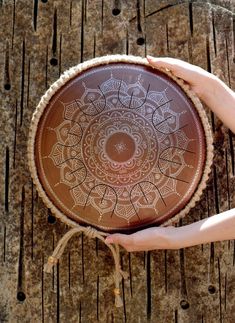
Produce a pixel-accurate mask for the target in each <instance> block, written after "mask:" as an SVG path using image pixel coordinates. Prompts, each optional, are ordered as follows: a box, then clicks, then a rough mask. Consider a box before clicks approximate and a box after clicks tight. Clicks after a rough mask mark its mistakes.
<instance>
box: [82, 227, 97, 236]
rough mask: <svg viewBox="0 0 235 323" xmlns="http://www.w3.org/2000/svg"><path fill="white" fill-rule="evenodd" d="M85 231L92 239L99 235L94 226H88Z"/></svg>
mask: <svg viewBox="0 0 235 323" xmlns="http://www.w3.org/2000/svg"><path fill="white" fill-rule="evenodd" d="M84 233H85V235H86V236H87V237H88V238H90V239H93V238H96V237H97V230H96V229H94V228H92V227H86V228H85V229H84Z"/></svg>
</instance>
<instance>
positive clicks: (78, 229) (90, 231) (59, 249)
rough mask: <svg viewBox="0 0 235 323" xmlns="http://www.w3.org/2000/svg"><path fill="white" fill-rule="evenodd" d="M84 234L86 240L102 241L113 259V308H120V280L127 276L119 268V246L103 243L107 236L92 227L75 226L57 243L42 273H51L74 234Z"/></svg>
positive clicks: (121, 303)
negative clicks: (96, 239) (95, 239)
mask: <svg viewBox="0 0 235 323" xmlns="http://www.w3.org/2000/svg"><path fill="white" fill-rule="evenodd" d="M82 232H83V233H84V234H85V235H86V236H87V237H88V238H90V239H94V238H98V239H100V240H101V241H103V242H104V243H105V244H106V246H107V247H108V248H109V249H110V250H111V252H112V255H113V259H114V264H115V271H114V274H113V278H114V284H115V288H114V295H115V306H116V307H121V306H122V305H123V302H122V299H121V296H120V287H119V285H120V282H121V281H122V278H124V279H127V278H128V274H127V273H126V272H125V271H123V270H122V269H121V267H120V252H119V246H118V245H117V244H114V245H111V244H108V243H106V242H105V238H104V237H106V236H107V235H108V234H107V233H104V232H101V231H98V230H96V229H94V228H92V227H83V226H81V225H79V224H77V225H76V226H75V227H74V228H72V229H71V230H69V231H68V232H67V233H66V234H65V235H64V236H63V237H62V238H61V239H60V240H59V242H58V244H57V246H56V248H55V249H54V251H53V254H52V255H51V256H50V257H49V258H48V261H47V263H46V264H45V266H44V272H46V273H51V272H52V268H53V266H54V265H56V264H57V263H58V261H59V259H60V257H61V256H62V254H63V252H64V249H65V247H66V245H67V243H68V241H69V240H70V239H71V238H72V236H73V235H74V234H77V233H82Z"/></svg>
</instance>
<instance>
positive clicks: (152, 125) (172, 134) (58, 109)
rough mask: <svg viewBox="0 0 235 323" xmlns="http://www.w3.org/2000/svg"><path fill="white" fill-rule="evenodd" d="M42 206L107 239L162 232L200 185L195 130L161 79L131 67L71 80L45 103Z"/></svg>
mask: <svg viewBox="0 0 235 323" xmlns="http://www.w3.org/2000/svg"><path fill="white" fill-rule="evenodd" d="M34 154H35V165H36V169H37V176H38V178H39V181H40V185H41V186H42V188H43V190H44V192H45V195H46V198H47V199H48V200H50V201H51V202H52V203H53V205H54V206H55V208H56V209H58V210H59V212H61V213H62V214H64V215H65V216H66V217H68V218H70V219H72V220H75V221H76V222H79V223H86V224H90V225H93V226H95V227H99V228H102V229H103V230H106V231H111V230H117V231H121V230H128V229H129V230H131V229H135V230H136V229H139V228H142V227H145V226H148V225H152V224H161V223H163V222H164V221H166V220H168V219H170V218H172V217H174V216H175V215H176V214H177V213H178V212H179V211H180V210H182V209H183V208H184V207H185V206H186V205H187V204H188V203H189V201H190V199H191V198H192V196H193V195H194V193H195V191H196V190H197V187H198V185H199V183H200V181H201V178H202V174H203V170H204V167H205V159H206V139H205V132H204V128H203V125H202V122H201V119H200V116H199V114H198V112H197V110H196V109H195V107H194V104H193V103H192V101H191V100H190V99H189V98H188V97H187V95H186V94H185V93H184V92H183V91H182V89H181V88H180V86H179V85H178V84H177V83H176V82H174V81H173V80H172V79H171V78H170V77H169V76H167V75H165V74H164V73H162V72H160V71H156V70H153V69H152V68H150V67H148V66H144V65H141V64H133V63H130V64H128V63H121V62H119V63H110V64H107V65H99V66H95V67H93V68H90V69H87V70H85V71H83V72H81V73H79V74H78V75H77V76H76V77H75V78H73V79H72V80H69V81H68V82H67V83H66V84H65V85H64V86H63V87H61V88H60V89H59V90H58V91H57V92H56V93H55V94H54V95H53V97H52V98H51V100H50V101H49V103H48V104H47V106H46V107H45V109H44V111H43V113H42V115H41V117H40V120H39V123H38V127H37V131H36V134H35V146H34Z"/></svg>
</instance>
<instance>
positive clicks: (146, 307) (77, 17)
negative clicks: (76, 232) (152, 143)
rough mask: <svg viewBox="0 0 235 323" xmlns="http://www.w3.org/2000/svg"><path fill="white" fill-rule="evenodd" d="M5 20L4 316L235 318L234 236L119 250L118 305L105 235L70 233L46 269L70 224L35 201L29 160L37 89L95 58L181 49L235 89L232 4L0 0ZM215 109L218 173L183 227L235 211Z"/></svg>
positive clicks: (0, 257)
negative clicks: (122, 273) (124, 274)
mask: <svg viewBox="0 0 235 323" xmlns="http://www.w3.org/2000/svg"><path fill="white" fill-rule="evenodd" d="M0 22H1V24H0V36H1V38H0V39H1V41H0V97H1V101H0V102H1V105H0V139H1V145H0V156H1V158H0V282H1V285H0V287H1V288H0V322H14V323H15V322H25V323H27V322H34V321H35V322H45V323H47V322H85V323H89V322H92V323H93V322H110V323H111V322H115V323H118V322H133V323H138V322H140V323H142V322H153V323H158V322H159V323H161V322H175V323H178V322H180V323H181V322H182V323H188V322H193V323H194V322H195V323H197V322H203V323H214V322H216V323H217V322H218V323H221V322H224V323H225V322H226V323H232V322H234V321H235V267H234V266H235V243H234V241H226V242H222V243H213V244H207V245H203V246H196V247H192V248H188V249H185V250H180V251H171V250H168V251H153V252H148V253H144V252H139V253H132V254H128V253H127V252H125V251H122V255H121V256H122V257H121V260H122V265H123V267H124V269H125V270H126V271H128V272H129V274H130V279H128V280H126V281H123V283H122V297H123V299H124V307H123V308H120V309H116V308H114V304H113V294H112V289H113V280H112V272H113V262H112V258H111V255H110V254H109V251H108V250H107V249H106V247H105V246H103V245H102V244H101V243H100V242H98V241H96V240H93V241H91V240H88V239H87V238H86V237H83V236H80V237H74V238H72V240H71V242H70V243H69V245H68V247H67V248H66V251H65V253H64V255H63V257H62V259H61V261H60V263H59V265H58V266H57V267H56V268H55V269H54V271H53V275H47V274H44V273H43V264H44V263H45V261H46V259H47V257H48V256H49V255H50V254H51V252H52V250H53V248H54V246H55V245H56V243H57V241H58V240H59V239H60V237H62V235H63V234H64V233H65V232H66V231H67V229H68V228H67V227H66V225H64V224H62V223H60V222H59V221H57V220H56V219H55V218H54V216H53V215H52V214H51V213H50V212H49V211H48V210H47V209H46V208H45V206H44V205H43V203H42V201H41V199H40V198H39V197H38V194H37V192H36V190H35V187H34V186H33V184H32V181H31V178H30V174H29V170H28V166H27V156H26V146H27V136H28V129H29V125H30V120H31V116H32V113H33V111H34V109H35V107H36V105H37V104H38V102H39V100H40V97H41V96H42V95H43V94H44V92H45V91H46V89H47V88H48V87H49V86H50V85H51V84H52V83H53V82H54V81H55V80H57V78H58V77H59V76H60V74H61V73H62V72H63V71H65V70H66V69H68V68H69V67H71V66H73V65H76V64H78V63H80V62H82V61H85V60H87V59H90V58H93V57H95V56H101V55H107V54H117V53H127V54H133V55H140V56H145V55H146V54H151V55H164V56H172V57H178V58H181V59H184V60H186V61H189V62H191V63H193V64H197V65H199V66H202V67H203V68H205V69H207V70H209V71H211V72H213V73H215V74H216V75H218V76H219V77H220V78H221V79H222V80H223V81H225V82H226V83H227V84H228V85H229V86H230V87H231V88H233V89H235V64H234V62H235V54H234V53H235V2H234V0H209V1H204V0H198V1H197V0H192V1H189V0H182V1H179V0H178V1H177V0H158V1H153V0H145V1H144V0H135V1H131V0H122V1H121V0H120V1H119V0H114V1H107V0H68V1H63V0H56V1H53V0H48V1H47V0H34V1H32V0H31V1H30V0H1V1H0ZM205 108H206V109H207V107H205ZM207 112H208V116H209V119H210V122H211V125H212V129H213V135H214V146H215V157H214V164H213V168H212V173H211V177H210V180H209V182H208V185H207V189H206V191H205V192H204V193H203V196H202V198H201V200H200V202H199V203H197V205H196V207H195V208H194V209H193V210H192V211H191V212H190V214H189V215H188V216H187V217H186V218H185V219H183V221H182V223H181V225H184V224H187V223H192V222H193V221H197V220H199V219H201V218H205V217H208V216H211V215H212V214H214V213H217V212H221V211H224V210H227V209H229V208H234V207H235V184H234V183H235V137H234V135H233V134H232V133H231V132H230V131H228V130H227V129H226V128H225V127H224V126H223V125H222V124H221V122H220V121H219V120H218V119H217V118H216V117H215V116H214V115H213V114H212V113H211V112H210V111H209V110H208V109H207Z"/></svg>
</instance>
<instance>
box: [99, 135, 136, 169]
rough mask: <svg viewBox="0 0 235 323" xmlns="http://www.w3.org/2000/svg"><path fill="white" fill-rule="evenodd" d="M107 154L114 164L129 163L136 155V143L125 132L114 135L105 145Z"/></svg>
mask: <svg viewBox="0 0 235 323" xmlns="http://www.w3.org/2000/svg"><path fill="white" fill-rule="evenodd" d="M105 152H106V154H107V157H108V158H109V159H111V160H113V161H114V162H117V163H123V162H127V161H128V160H129V159H131V158H132V157H133V156H134V154H135V141H134V139H133V138H132V137H131V136H130V135H128V134H127V133H125V132H118V133H114V134H113V135H111V136H110V137H109V138H108V139H107V141H106V143H105Z"/></svg>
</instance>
